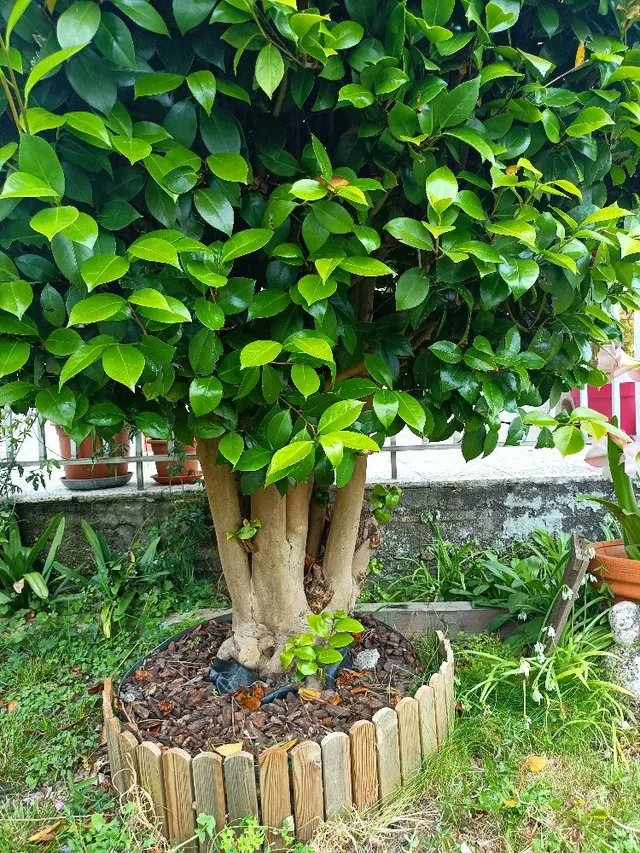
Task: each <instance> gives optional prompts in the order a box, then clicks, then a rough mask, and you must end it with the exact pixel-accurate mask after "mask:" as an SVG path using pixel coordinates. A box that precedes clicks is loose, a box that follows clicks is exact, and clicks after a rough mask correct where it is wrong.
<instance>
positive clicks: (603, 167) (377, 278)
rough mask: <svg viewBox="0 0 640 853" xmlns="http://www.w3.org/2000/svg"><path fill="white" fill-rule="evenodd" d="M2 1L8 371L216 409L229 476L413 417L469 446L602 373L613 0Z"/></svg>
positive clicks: (622, 115) (2, 360) (638, 111)
mask: <svg viewBox="0 0 640 853" xmlns="http://www.w3.org/2000/svg"><path fill="white" fill-rule="evenodd" d="M0 10H1V12H2V14H3V16H4V20H5V31H4V35H3V38H2V42H1V44H0V50H1V52H2V57H3V58H2V69H1V70H0V71H1V73H0V82H1V83H2V90H3V92H4V97H3V99H2V104H1V108H2V109H3V111H4V112H3V115H2V118H1V126H2V140H3V142H4V145H3V146H2V148H0V154H1V159H2V162H3V163H4V172H5V175H4V180H3V186H4V188H3V191H2V194H1V196H0V219H1V221H2V229H1V234H0V240H1V243H2V248H3V249H4V253H3V254H2V255H0V279H2V283H1V284H0V309H2V310H1V311H0V331H1V337H0V375H2V376H3V377H4V380H3V383H4V384H3V387H2V390H1V394H0V397H1V399H0V402H2V403H5V404H10V405H12V406H13V407H14V409H15V410H17V411H24V410H25V409H26V408H27V407H29V406H32V405H34V404H35V406H36V408H37V409H38V411H39V412H40V413H41V414H42V415H43V416H44V417H45V418H47V419H49V420H51V421H53V422H55V423H57V424H60V425H62V426H64V427H65V429H66V430H67V431H68V432H69V434H70V435H71V436H72V437H73V438H74V439H75V440H76V441H80V440H81V439H82V438H83V437H85V436H86V435H87V434H88V433H89V432H90V431H91V430H92V429H97V430H98V431H101V432H102V433H103V434H113V433H114V432H115V431H116V430H117V429H119V428H120V427H121V425H122V423H123V422H125V421H126V422H128V423H130V424H132V425H134V426H135V427H137V428H139V429H141V430H143V431H144V432H145V433H146V434H148V435H151V436H155V437H160V438H166V437H168V435H169V433H170V432H174V433H175V435H176V436H177V438H178V439H180V440H182V441H184V442H186V443H191V440H192V436H193V434H194V433H195V435H196V436H201V437H204V438H214V437H223V438H222V441H221V442H220V451H221V453H222V454H223V456H224V457H226V459H228V460H230V461H231V463H232V464H234V465H235V467H236V470H239V471H241V472H244V473H243V475H242V486H243V490H244V491H245V493H246V492H251V491H254V490H255V489H256V488H258V487H259V486H260V485H262V484H263V483H264V482H265V478H266V481H267V482H270V481H277V480H281V479H282V478H283V477H285V476H286V475H287V474H290V475H293V476H294V478H295V479H298V480H303V479H306V478H307V476H308V475H309V473H310V471H311V470H312V469H313V468H314V465H315V475H316V478H317V479H318V480H319V481H322V480H324V481H325V482H330V481H331V480H332V479H333V477H334V474H333V469H334V468H337V471H338V475H337V479H338V483H339V484H340V483H344V482H346V481H347V480H348V479H349V477H350V474H351V470H352V467H353V459H354V451H357V450H363V449H375V448H376V447H377V446H378V444H380V443H381V441H382V439H383V437H384V436H385V435H388V434H393V433H395V432H397V431H398V430H399V429H400V428H402V426H403V425H404V424H406V425H408V426H409V427H410V428H411V429H412V430H414V431H415V432H416V433H418V434H426V435H428V436H429V438H430V439H432V440H434V441H437V440H442V439H444V438H447V437H448V436H450V435H451V434H452V433H453V432H454V431H455V430H460V429H464V431H465V435H464V441H463V451H464V453H465V456H466V457H467V458H472V457H474V456H476V455H479V454H481V453H488V452H490V451H491V450H492V449H493V447H494V446H495V444H496V441H497V432H498V428H499V422H500V413H501V412H502V411H504V410H507V411H510V412H514V413H516V412H517V410H518V409H519V407H521V406H523V405H527V404H533V405H535V404H539V403H540V402H541V401H544V400H546V399H548V398H549V397H552V398H557V397H558V395H559V393H560V392H561V390H562V389H565V388H568V387H571V386H574V385H581V384H584V383H585V382H586V381H587V379H589V380H590V381H597V380H598V379H599V378H600V379H602V377H601V376H600V375H599V374H597V373H595V372H594V371H593V369H592V366H591V365H590V361H591V342H593V341H596V342H597V341H600V342H602V341H606V340H607V339H609V338H610V337H615V336H616V333H617V326H616V323H615V321H614V320H613V319H612V317H613V311H614V308H615V306H616V304H617V303H620V304H621V305H622V306H624V307H625V308H635V307H640V301H639V300H638V297H637V295H636V292H635V290H636V286H637V281H638V274H639V272H640V266H639V265H638V260H639V259H640V219H638V217H637V215H635V214H632V213H629V211H633V210H634V207H635V206H636V205H637V198H634V194H633V186H634V180H637V178H636V175H637V164H638V151H639V146H640V131H639V130H638V129H637V128H638V125H639V124H640V44H638V42H637V38H638V32H639V29H638V26H637V23H636V19H637V16H638V7H637V5H635V4H634V2H633V1H632V0H630V2H628V3H627V4H626V6H625V5H624V4H618V3H616V2H611V3H610V4H608V3H607V2H606V0H600V2H599V3H596V2H593V0H576V2H563V3H559V2H546V3H527V2H525V3H523V4H520V3H519V2H518V0H490V2H487V3H484V2H483V1H482V0H459V2H454V0H422V3H421V4H419V3H417V2H415V0H409V2H401V3H400V2H397V0H345V2H344V3H332V2H326V1H325V0H321V1H320V2H319V5H318V6H317V7H315V6H309V7H308V8H304V9H301V10H300V11H298V10H297V9H296V7H295V0H260V2H257V1H256V0H221V2H216V0H173V3H172V4H171V3H168V2H164V0H163V2H154V3H153V4H152V3H149V2H147V0H110V2H104V3H101V4H99V5H98V4H97V3H94V2H91V0H79V2H68V1H67V0H44V2H36V0H34V2H29V0H17V2H6V0H3V2H2V3H0ZM369 400H372V406H369V405H365V402H366V401H369ZM525 428H526V427H524V426H523V424H522V421H521V419H520V418H516V420H515V421H514V424H513V426H512V428H511V431H510V439H509V440H510V441H513V442H517V441H519V440H520V439H521V438H522V436H523V432H524V429H525Z"/></svg>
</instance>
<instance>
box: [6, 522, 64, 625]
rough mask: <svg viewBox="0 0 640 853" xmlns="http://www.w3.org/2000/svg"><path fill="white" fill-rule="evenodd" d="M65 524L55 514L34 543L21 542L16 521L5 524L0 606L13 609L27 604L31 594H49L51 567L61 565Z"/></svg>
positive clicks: (44, 595)
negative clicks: (58, 559) (58, 557)
mask: <svg viewBox="0 0 640 853" xmlns="http://www.w3.org/2000/svg"><path fill="white" fill-rule="evenodd" d="M64 527H65V520H64V518H63V516H62V514H59V515H56V516H54V517H53V518H52V519H51V521H50V522H49V524H48V525H47V526H46V528H45V530H44V532H43V533H42V535H41V536H40V538H39V539H38V540H37V541H36V542H35V543H34V544H33V545H24V544H23V543H22V536H21V534H20V527H19V525H18V522H17V521H15V520H12V521H10V522H9V523H8V524H7V533H6V539H5V540H4V541H1V542H0V606H3V605H4V606H6V607H7V608H8V609H9V610H11V611H15V610H20V609H23V608H29V607H30V606H31V604H32V602H33V596H35V597H36V598H37V599H41V600H42V599H46V598H49V593H50V590H49V579H50V577H51V573H52V571H53V569H54V568H55V569H56V570H58V571H61V570H63V568H64V567H63V566H61V565H60V564H59V563H57V562H56V554H57V553H58V549H59V547H60V543H61V542H62V537H63V535H64ZM52 535H53V541H52V542H51V545H50V547H49V552H48V554H47V556H46V559H45V561H44V565H43V566H42V569H41V570H40V571H38V570H36V568H35V565H36V561H37V559H38V557H39V556H40V554H41V553H42V551H43V549H44V547H45V546H46V544H47V542H48V540H49V538H50V537H51V536H52Z"/></svg>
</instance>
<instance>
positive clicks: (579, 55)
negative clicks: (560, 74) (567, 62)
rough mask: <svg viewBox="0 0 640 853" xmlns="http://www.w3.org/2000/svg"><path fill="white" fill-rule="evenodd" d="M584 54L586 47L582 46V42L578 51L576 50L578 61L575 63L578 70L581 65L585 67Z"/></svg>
mask: <svg viewBox="0 0 640 853" xmlns="http://www.w3.org/2000/svg"><path fill="white" fill-rule="evenodd" d="M584 54H585V50H584V45H583V44H582V42H580V44H579V45H578V49H577V50H576V61H575V62H574V63H573V64H574V65H575V66H576V68H577V67H578V66H579V65H584Z"/></svg>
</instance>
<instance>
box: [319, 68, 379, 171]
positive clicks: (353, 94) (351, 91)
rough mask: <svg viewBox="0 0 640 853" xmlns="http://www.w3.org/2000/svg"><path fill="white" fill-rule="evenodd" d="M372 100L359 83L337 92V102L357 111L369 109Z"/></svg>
mask: <svg viewBox="0 0 640 853" xmlns="http://www.w3.org/2000/svg"><path fill="white" fill-rule="evenodd" d="M373 100H374V99H373V94H372V93H371V92H370V91H369V89H367V88H366V87H365V86H361V85H360V84H359V83H347V85H346V86H342V88H341V89H340V91H339V92H338V101H347V102H348V103H350V104H353V106H354V107H356V108H357V109H359V110H363V109H365V108H366V107H370V106H371V104H372V103H373ZM323 177H324V175H323Z"/></svg>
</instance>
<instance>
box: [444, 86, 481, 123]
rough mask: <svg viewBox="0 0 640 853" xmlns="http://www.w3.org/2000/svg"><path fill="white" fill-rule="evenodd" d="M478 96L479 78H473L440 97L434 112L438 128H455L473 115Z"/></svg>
mask: <svg viewBox="0 0 640 853" xmlns="http://www.w3.org/2000/svg"><path fill="white" fill-rule="evenodd" d="M479 94H480V78H479V77H474V78H473V80H467V82H466V83H461V84H460V85H459V86H456V87H455V89H452V90H451V91H450V92H447V93H446V94H443V95H441V96H440V98H439V100H438V107H437V112H436V121H437V124H438V127H455V126H456V125H458V124H462V122H463V121H466V120H467V119H468V118H469V117H470V116H471V115H472V113H473V111H474V110H475V107H476V103H477V101H478V96H479Z"/></svg>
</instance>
